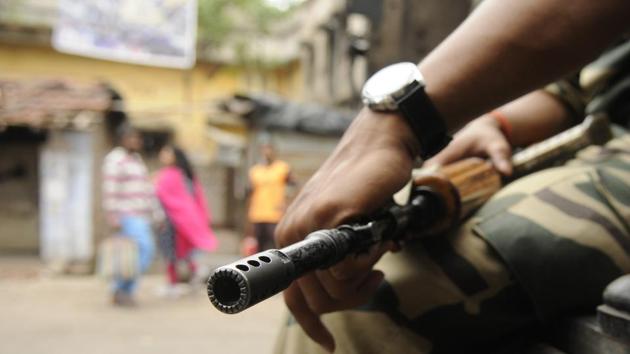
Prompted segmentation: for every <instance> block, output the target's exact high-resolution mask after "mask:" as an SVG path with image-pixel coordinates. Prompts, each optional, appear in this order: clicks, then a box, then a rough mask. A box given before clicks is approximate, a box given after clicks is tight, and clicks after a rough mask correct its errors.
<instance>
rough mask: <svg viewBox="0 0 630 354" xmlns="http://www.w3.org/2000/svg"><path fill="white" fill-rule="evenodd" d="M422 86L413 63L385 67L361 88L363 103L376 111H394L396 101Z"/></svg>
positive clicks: (422, 80) (418, 72) (419, 75)
mask: <svg viewBox="0 0 630 354" xmlns="http://www.w3.org/2000/svg"><path fill="white" fill-rule="evenodd" d="M423 84H424V79H423V78H422V74H421V73H420V70H418V67H417V66H416V64H414V63H408V62H405V63H398V64H394V65H390V66H387V67H385V68H383V69H381V70H379V71H378V72H376V74H374V75H373V76H372V77H370V78H369V79H368V81H367V82H366V83H365V86H363V92H362V96H363V102H364V103H365V104H367V105H368V106H369V107H370V108H372V109H376V110H396V109H397V108H398V100H399V99H400V98H402V97H405V96H406V95H407V94H408V93H409V92H410V91H412V90H415V89H416V88H417V87H420V86H422V85H423Z"/></svg>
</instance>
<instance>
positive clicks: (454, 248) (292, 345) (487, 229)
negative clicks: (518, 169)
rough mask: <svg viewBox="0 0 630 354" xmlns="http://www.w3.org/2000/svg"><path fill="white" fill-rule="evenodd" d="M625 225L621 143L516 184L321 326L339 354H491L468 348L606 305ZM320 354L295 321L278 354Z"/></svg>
mask: <svg viewBox="0 0 630 354" xmlns="http://www.w3.org/2000/svg"><path fill="white" fill-rule="evenodd" d="M629 222H630V134H625V135H623V136H621V137H618V138H616V139H614V140H612V141H611V142H609V143H608V144H607V145H606V146H605V147H589V148H587V149H585V150H582V151H581V152H580V153H579V154H578V156H577V157H576V159H574V160H572V161H570V162H568V163H567V164H566V165H564V166H562V167H557V168H551V169H547V170H544V171H541V172H538V173H536V174H533V175H530V176H527V177H525V178H521V179H519V180H517V181H515V182H513V183H511V184H509V185H508V186H506V187H505V188H503V189H502V190H501V191H500V192H499V193H497V194H496V195H495V196H493V198H492V199H491V200H490V201H489V202H487V203H486V205H485V206H484V207H483V208H481V209H480V210H479V211H478V212H476V213H475V214H474V215H473V216H472V217H471V218H469V219H468V220H467V221H466V222H465V223H464V224H463V225H462V226H461V227H460V228H459V229H458V230H456V231H454V232H452V233H451V234H449V235H446V237H441V238H435V239H431V240H423V241H418V242H415V243H413V244H407V245H406V246H405V248H404V250H403V251H401V252H398V253H393V254H387V255H385V256H384V257H383V258H382V259H381V260H380V261H379V263H378V264H377V266H376V268H378V269H381V270H382V271H383V272H384V273H385V281H384V282H383V284H382V286H381V287H380V288H379V291H378V292H377V294H376V296H375V297H374V298H373V299H372V301H371V302H370V303H369V304H367V305H366V306H364V307H362V308H359V309H355V310H351V311H343V312H336V313H331V314H326V315H324V316H323V317H322V319H323V321H324V323H325V324H326V326H327V327H328V328H329V329H330V330H331V333H333V336H334V337H335V341H336V345H337V349H336V351H335V353H360V354H370V353H375V354H376V353H379V354H383V353H444V352H447V353H448V352H455V353H462V352H467V353H470V352H489V351H485V350H484V351H481V350H480V349H472V348H482V347H483V346H484V345H487V344H489V343H490V345H491V347H493V348H497V347H500V346H501V344H500V343H501V341H502V339H503V340H504V341H505V338H510V337H509V336H510V335H513V334H515V333H519V332H521V331H522V330H523V329H527V328H529V327H531V326H535V325H537V324H540V323H542V322H545V321H549V320H552V319H554V318H556V317H557V316H559V315H562V314H565V313H567V312H571V311H576V310H581V309H587V310H591V311H592V310H593V309H594V308H595V306H596V305H597V304H599V303H601V294H602V291H603V289H604V287H605V286H606V285H607V284H608V283H609V282H611V281H612V280H614V279H615V278H617V277H619V276H621V275H623V274H625V273H629V272H630V228H629V225H628V223H629ZM508 341H509V340H508ZM462 348H465V350H463V351H462ZM324 352H325V351H324V350H323V349H322V348H320V347H319V346H318V345H317V344H315V343H314V342H313V341H311V340H310V339H309V338H308V337H307V336H306V335H305V334H304V332H303V331H302V330H301V328H300V326H299V325H297V324H296V323H295V321H294V320H292V319H291V317H290V316H289V318H288V320H287V323H286V326H284V327H283V328H282V330H281V333H280V335H279V337H278V340H277V342H276V346H275V349H274V353H278V354H280V353H284V354H310V353H324Z"/></svg>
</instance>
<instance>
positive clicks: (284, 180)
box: [247, 144, 294, 251]
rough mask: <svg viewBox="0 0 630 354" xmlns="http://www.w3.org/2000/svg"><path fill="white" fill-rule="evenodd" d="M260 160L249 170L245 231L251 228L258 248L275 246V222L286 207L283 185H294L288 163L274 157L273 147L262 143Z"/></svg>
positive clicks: (264, 248)
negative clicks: (247, 222)
mask: <svg viewBox="0 0 630 354" xmlns="http://www.w3.org/2000/svg"><path fill="white" fill-rule="evenodd" d="M261 153H262V156H263V159H264V161H263V163H258V164H256V165H254V166H252V167H251V168H250V170H249V191H250V200H249V211H248V221H249V225H248V228H247V229H248V234H250V235H251V232H252V229H253V234H254V237H255V238H256V241H257V242H258V250H259V251H262V250H266V249H270V248H273V247H274V239H273V235H274V232H275V229H276V225H277V224H278V222H279V221H280V219H281V218H282V216H283V215H284V211H285V208H286V187H287V185H293V184H294V180H293V177H292V176H291V167H290V166H289V164H287V163H286V162H284V161H280V160H277V159H276V154H275V151H274V149H273V147H272V146H271V145H269V144H265V145H262V146H261Z"/></svg>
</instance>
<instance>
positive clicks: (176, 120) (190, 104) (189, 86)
mask: <svg viewBox="0 0 630 354" xmlns="http://www.w3.org/2000/svg"><path fill="white" fill-rule="evenodd" d="M265 76H267V77H269V76H272V77H274V82H275V83H274V84H273V85H266V86H268V87H267V89H268V90H272V91H276V92H275V93H277V94H281V95H283V96H286V97H289V98H300V94H301V87H299V86H300V85H301V74H300V68H299V65H298V64H295V63H294V64H290V65H287V66H286V67H283V68H280V69H276V70H272V71H271V72H270V73H267V74H266V75H265ZM0 78H70V79H74V80H80V81H93V80H105V81H108V82H110V83H111V84H112V85H113V86H114V87H115V88H116V89H118V91H120V93H121V94H122V96H123V97H124V98H125V100H126V108H127V110H128V111H129V112H130V115H131V117H132V118H133V119H136V120H137V121H142V122H145V121H146V120H148V119H160V120H166V121H168V122H170V123H171V124H172V126H173V127H174V128H175V131H176V136H177V140H178V141H179V142H180V144H182V145H183V146H184V147H185V148H187V149H189V150H190V151H191V152H194V153H196V154H201V155H206V156H207V155H209V154H210V155H211V151H212V149H213V144H212V142H210V141H209V140H208V139H207V137H206V129H205V126H206V123H205V121H206V109H207V107H208V106H209V103H210V101H211V100H213V99H217V98H222V97H226V96H228V95H231V94H233V93H234V92H248V91H250V90H249V89H250V88H249V87H247V84H246V83H247V82H248V80H245V78H244V72H243V71H242V70H239V69H237V68H234V67H225V66H222V67H219V66H217V65H213V64H206V63H202V64H197V65H196V66H195V67H194V68H192V69H190V70H176V69H167V68H157V67H149V66H142V65H133V64H125V63H117V62H110V61H104V60H97V59H91V58H84V57H80V56H74V55H67V54H62V53H58V52H56V51H54V50H53V49H52V48H48V47H31V46H15V45H7V44H0Z"/></svg>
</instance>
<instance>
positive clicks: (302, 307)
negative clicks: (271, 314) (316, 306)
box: [283, 283, 335, 353]
mask: <svg viewBox="0 0 630 354" xmlns="http://www.w3.org/2000/svg"><path fill="white" fill-rule="evenodd" d="M283 295H284V301H285V303H286V304H287V307H288V308H289V311H291V313H292V314H293V317H295V320H296V321H297V323H299V324H300V326H301V327H302V329H303V330H304V332H305V333H306V334H307V335H308V336H309V337H310V338H311V339H313V340H314V341H315V342H317V343H319V345H321V346H322V347H324V348H325V349H326V350H327V351H329V352H331V353H332V352H334V351H335V340H334V339H333V336H332V334H330V332H329V331H328V329H326V327H325V326H324V324H323V323H322V321H321V319H320V318H319V315H317V314H316V313H314V312H313V311H311V309H310V308H309V307H308V304H307V303H306V299H305V298H304V294H303V293H302V290H301V289H300V287H299V286H298V284H297V283H293V284H291V286H289V287H288V288H287V289H286V290H285V291H284V294H283Z"/></svg>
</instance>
